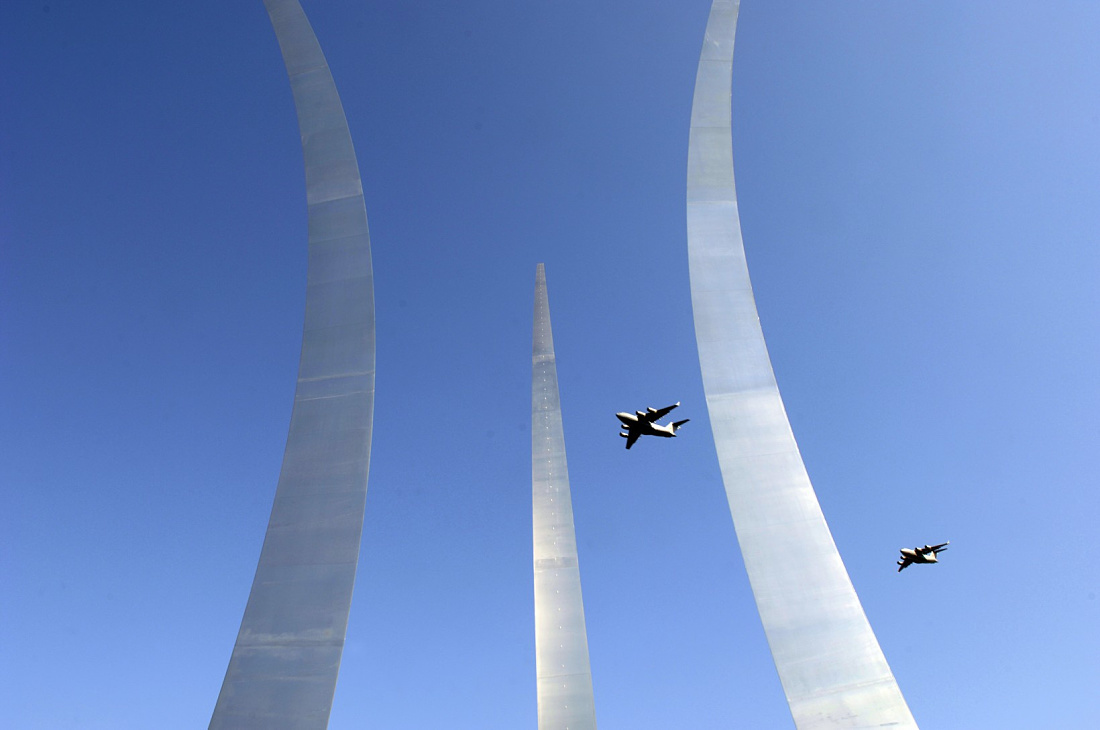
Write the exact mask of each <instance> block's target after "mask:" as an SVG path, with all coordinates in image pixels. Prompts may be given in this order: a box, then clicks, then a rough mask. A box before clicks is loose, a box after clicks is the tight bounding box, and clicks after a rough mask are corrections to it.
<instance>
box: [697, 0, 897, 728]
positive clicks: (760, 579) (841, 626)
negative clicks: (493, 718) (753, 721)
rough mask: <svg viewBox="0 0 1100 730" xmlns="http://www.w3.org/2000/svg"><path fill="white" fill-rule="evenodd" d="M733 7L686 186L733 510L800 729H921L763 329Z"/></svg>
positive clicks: (709, 71)
mask: <svg viewBox="0 0 1100 730" xmlns="http://www.w3.org/2000/svg"><path fill="white" fill-rule="evenodd" d="M738 7H739V2H738V1H737V0H714V3H713V5H712V6H711V11H710V19H709V20H708V21H707V30H706V38H705V40H704V42H703V51H702V54H701V56H700V58H699V70H698V74H697V76H696V81H695V98H694V101H693V103H692V112H691V137H690V141H689V143H688V184H687V220H688V257H689V266H690V271H691V300H692V309H693V311H694V316H695V338H696V342H697V344H698V348H699V365H700V368H701V369H702V373H703V388H704V390H705V392H706V397H707V409H708V411H709V412H710V421H711V428H712V430H713V432H714V441H715V447H716V448H717V451H718V461H719V464H720V466H721V469H722V479H723V481H724V482H725V486H726V496H727V498H728V500H729V506H730V513H731V514H732V515H733V522H734V526H735V528H736V530H737V539H738V542H739V543H740V545H741V552H742V555H743V556H744V560H745V568H746V569H747V571H748V574H749V581H750V583H751V584H752V591H753V595H754V597H755V598H756V605H757V608H758V610H759V611H760V619H761V621H762V622H763V624H764V631H765V633H766V634H767V637H768V644H769V645H770V647H771V651H772V657H773V659H774V660H775V666H776V669H777V670H778V671H779V678H780V680H781V681H782V683H783V691H784V692H785V693H786V695H787V702H788V704H789V705H790V708H791V714H792V715H793V716H794V721H795V725H796V726H797V727H798V728H799V730H818V729H823V728H871V727H875V728H877V727H890V728H916V723H915V722H914V720H913V716H912V715H911V714H910V712H909V708H908V706H907V705H906V704H905V699H904V698H903V697H902V695H901V691H900V690H899V689H898V686H897V683H896V682H895V681H894V676H893V674H892V673H891V672H890V667H889V666H888V665H887V663H886V659H885V657H884V656H883V654H882V650H881V649H880V648H879V645H878V642H877V641H876V640H875V635H874V633H873V632H872V631H871V626H870V624H868V622H867V617H866V616H865V615H864V613H863V608H862V606H860V603H859V598H858V597H857V596H856V592H855V589H854V588H853V587H852V582H851V580H850V579H849V578H848V573H847V571H846V570H845V569H844V564H843V562H841V559H840V554H839V552H837V549H836V545H835V543H834V542H833V537H832V534H831V533H830V532H829V527H828V525H826V524H825V518H824V516H823V515H822V513H821V507H820V505H819V504H818V501H817V496H816V495H815V494H814V490H813V486H812V485H811V484H810V479H809V476H808V475H807V474H806V468H805V466H804V465H803V463H802V457H801V455H800V454H799V452H798V445H797V444H796V443H795V440H794V435H793V434H792V432H791V427H790V423H789V422H788V421H787V413H786V410H785V409H784V407H783V401H782V399H781V398H780V396H779V389H778V387H777V386H776V382H775V374H774V373H773V371H772V367H771V361H770V359H769V358H768V351H767V348H766V346H765V344H764V334H763V332H762V331H761V329H760V320H759V317H758V316H757V312H756V301H755V299H754V298H753V293H752V285H751V283H750V281H749V272H748V268H747V266H746V263H745V252H744V248H743V244H742V240H741V223H740V220H739V218H738V213H737V196H736V193H735V188H734V179H733V149H732V139H731V134H730V83H731V80H732V63H733V39H734V32H735V30H736V27H737V11H738Z"/></svg>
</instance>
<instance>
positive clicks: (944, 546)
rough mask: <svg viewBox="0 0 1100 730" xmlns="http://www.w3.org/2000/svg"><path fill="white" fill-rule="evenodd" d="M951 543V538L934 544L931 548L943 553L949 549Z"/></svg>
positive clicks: (935, 551)
mask: <svg viewBox="0 0 1100 730" xmlns="http://www.w3.org/2000/svg"><path fill="white" fill-rule="evenodd" d="M950 544H951V541H950V540H948V541H947V542H941V543H940V544H939V545H933V546H932V547H931V548H930V550H931V551H932V552H934V553H942V552H943V551H944V550H946V549H947V546H948V545H950Z"/></svg>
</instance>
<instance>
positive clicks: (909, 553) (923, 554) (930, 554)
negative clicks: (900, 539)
mask: <svg viewBox="0 0 1100 730" xmlns="http://www.w3.org/2000/svg"><path fill="white" fill-rule="evenodd" d="M950 543H951V541H950V540H948V541H947V542H941V543H940V544H939V545H925V546H924V547H922V548H919V547H915V548H902V549H901V560H899V561H898V572H899V573H900V572H901V571H903V570H905V569H906V568H908V567H909V566H910V565H912V564H913V563H938V562H939V561H938V560H936V555H938V554H939V553H942V552H943V551H944V550H946V549H947V546H948V545H949V544H950Z"/></svg>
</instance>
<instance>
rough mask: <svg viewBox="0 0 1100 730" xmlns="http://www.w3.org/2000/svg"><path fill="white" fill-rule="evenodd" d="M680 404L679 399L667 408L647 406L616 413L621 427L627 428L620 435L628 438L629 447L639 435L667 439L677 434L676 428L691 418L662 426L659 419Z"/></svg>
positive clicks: (627, 444)
mask: <svg viewBox="0 0 1100 730" xmlns="http://www.w3.org/2000/svg"><path fill="white" fill-rule="evenodd" d="M679 405H680V402H679V401H677V402H676V403H674V404H672V405H671V406H667V407H665V408H646V409H645V411H634V413H616V414H615V418H618V419H619V420H620V421H622V424H623V425H622V426H621V427H620V428H623V429H625V430H624V431H623V432H622V433H620V434H619V435H620V436H622V437H623V438H624V439H626V448H628V449H629V448H630V447H631V446H633V445H634V442H635V441H637V440H638V437H639V436H661V437H662V438H666V439H669V438H672V437H673V436H675V435H676V430H677V429H679V428H680V426H683V425H684V424H685V423H687V422H688V421H690V420H691V419H690V418H685V419H684V420H682V421H676V422H675V423H670V424H668V425H667V426H662V425H661V424H659V423H657V420H658V419H661V418H664V417H665V416H667V415H668V414H669V411H671V410H672V409H673V408H676V407H677V406H679Z"/></svg>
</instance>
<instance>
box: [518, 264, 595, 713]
mask: <svg viewBox="0 0 1100 730" xmlns="http://www.w3.org/2000/svg"><path fill="white" fill-rule="evenodd" d="M531 496H532V509H531V513H532V525H533V532H534V558H535V566H534V567H535V664H536V676H537V679H538V705H539V730H595V728H596V706H595V702H594V700H593V698H592V669H591V668H590V667H589V664H588V634H587V633H586V632H585V628H584V603H583V602H582V600H581V573H580V568H579V567H578V565H577V536H576V533H575V532H574V530H573V501H572V498H571V497H570V494H569V472H568V470H567V468H566V463H565V434H564V432H563V431H562V425H561V399H560V398H559V395H558V371H557V364H556V361H555V359H554V335H553V332H551V330H550V303H549V301H548V300H547V297H546V272H545V269H544V268H543V265H542V264H539V265H538V268H537V270H536V273H535V326H534V347H533V349H532V353H531Z"/></svg>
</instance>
